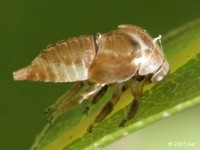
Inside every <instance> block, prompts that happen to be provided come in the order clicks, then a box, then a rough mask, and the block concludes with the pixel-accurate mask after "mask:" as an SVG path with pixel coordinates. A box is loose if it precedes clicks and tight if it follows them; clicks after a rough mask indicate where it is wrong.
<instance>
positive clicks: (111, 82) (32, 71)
mask: <svg viewBox="0 0 200 150" xmlns="http://www.w3.org/2000/svg"><path fill="white" fill-rule="evenodd" d="M158 40H160V37H159V38H155V39H153V38H152V37H151V36H150V35H149V34H148V33H147V32H146V31H145V30H143V29H142V28H140V27H137V26H133V25H119V26H118V29H117V30H114V31H111V32H108V33H104V34H99V33H98V34H95V35H89V36H80V37H74V38H70V39H67V40H63V41H60V42H58V43H56V44H53V45H50V46H48V47H47V48H46V49H45V50H43V51H42V52H41V53H40V54H39V56H37V57H36V58H35V59H34V60H33V62H32V63H31V65H29V66H27V67H25V68H22V69H20V70H18V71H16V72H14V73H13V76H14V79H15V80H33V81H44V82H76V84H75V85H74V86H73V87H72V88H71V89H70V90H69V91H68V92H67V93H66V94H64V96H63V97H62V98H61V99H59V100H58V101H57V102H56V103H55V104H53V105H51V106H50V107H48V108H47V109H46V110H45V114H46V115H47V116H48V120H49V121H50V122H51V120H52V119H53V118H54V116H55V115H56V113H58V112H63V111H65V110H68V109H69V108H71V107H73V106H75V105H77V104H80V103H81V102H82V101H83V100H86V99H92V100H91V104H90V105H89V106H88V107H86V109H85V111H84V112H85V113H87V112H88V111H89V109H90V107H91V106H92V105H94V104H96V103H97V102H98V101H99V100H100V99H101V97H102V96H103V95H104V94H105V92H106V91H107V88H108V86H113V96H112V98H111V100H110V101H108V102H107V103H106V104H105V105H104V106H103V107H102V110H101V111H100V113H99V114H98V115H97V116H96V118H95V120H94V122H93V123H91V124H90V125H89V127H88V131H89V132H91V131H92V128H93V127H94V125H96V124H97V123H99V122H101V121H102V120H103V119H104V118H105V117H106V116H108V115H109V114H110V113H111V112H112V110H113V108H114V106H115V104H116V103H117V102H118V100H119V98H120V95H121V94H122V92H123V89H127V88H129V87H130V88H131V92H132V94H133V96H134V99H133V101H132V104H131V106H130V110H129V112H128V114H127V116H126V117H125V118H124V119H122V120H121V122H120V124H119V125H120V126H124V124H125V123H126V122H127V121H128V120H130V119H131V118H133V117H134V115H135V114H136V111H137V108H138V105H139V101H140V98H141V95H142V89H143V86H144V85H145V84H149V83H152V82H153V83H158V82H160V81H162V80H163V79H165V78H166V76H167V74H168V73H169V64H168V61H167V60H166V58H165V56H164V53H163V51H162V48H161V45H160V44H159V43H158ZM84 84H90V85H91V88H90V89H89V90H87V91H84V92H83V93H80V95H78V96H75V95H77V92H80V89H81V88H82V87H83V85H84Z"/></svg>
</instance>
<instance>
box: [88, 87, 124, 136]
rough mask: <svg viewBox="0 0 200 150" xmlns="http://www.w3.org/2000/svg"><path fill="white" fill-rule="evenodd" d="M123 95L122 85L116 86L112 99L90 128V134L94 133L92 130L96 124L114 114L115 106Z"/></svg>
mask: <svg viewBox="0 0 200 150" xmlns="http://www.w3.org/2000/svg"><path fill="white" fill-rule="evenodd" d="M121 93H122V84H117V85H116V86H115V89H114V93H113V96H112V99H111V100H110V101H109V102H107V103H106V105H105V106H104V107H103V109H102V110H101V112H100V113H99V114H98V115H97V116H96V118H95V120H94V122H93V123H92V124H91V125H90V126H89V127H88V129H87V130H88V132H89V133H91V132H92V128H93V127H94V126H95V124H97V123H99V122H101V121H102V120H103V119H104V118H105V117H106V116H108V115H109V114H110V113H111V112H112V110H113V108H114V106H115V104H116V103H117V102H118V100H119V98H120V96H121Z"/></svg>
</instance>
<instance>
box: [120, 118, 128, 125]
mask: <svg viewBox="0 0 200 150" xmlns="http://www.w3.org/2000/svg"><path fill="white" fill-rule="evenodd" d="M126 122H127V119H123V120H122V121H121V122H120V124H119V127H124V125H125V123H126Z"/></svg>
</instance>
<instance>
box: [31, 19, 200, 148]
mask: <svg viewBox="0 0 200 150" xmlns="http://www.w3.org/2000/svg"><path fill="white" fill-rule="evenodd" d="M163 47H164V50H165V54H166V56H167V59H168V60H169V63H170V65H171V74H170V76H169V79H168V80H167V81H166V82H165V83H162V84H160V85H156V86H152V85H150V86H147V87H146V88H145V92H144V93H143V97H142V101H141V105H140V107H139V110H138V113H137V114H136V116H135V118H134V119H132V120H131V121H129V122H128V123H127V124H126V126H125V127H124V128H119V127H118V125H119V122H120V121H121V119H122V118H124V117H125V114H126V113H127V111H128V108H129V107H128V106H129V105H128V104H129V103H130V102H131V100H132V99H133V97H132V95H131V93H130V91H129V90H127V91H126V92H124V93H123V95H122V97H121V99H120V101H119V103H118V104H117V105H116V107H115V109H114V112H113V113H112V114H111V115H110V116H109V117H108V118H107V119H105V120H104V121H102V122H101V123H99V124H98V125H97V126H95V128H94V130H93V132H92V133H91V134H90V133H88V132H87V131H86V129H87V127H88V125H89V124H91V123H92V121H93V120H94V118H95V116H96V115H97V114H98V112H99V111H100V110H101V108H102V106H103V104H105V102H106V101H108V100H109V98H110V97H111V92H108V93H107V94H106V95H105V96H104V97H103V98H102V100H101V101H100V102H99V103H98V104H97V105H96V106H94V108H93V109H92V111H91V113H90V114H89V115H88V116H84V115H83V114H82V112H83V110H84V108H85V106H86V105H87V104H88V102H84V103H83V104H81V105H79V106H77V107H75V108H73V109H71V110H69V111H67V112H66V113H64V114H62V115H61V116H59V117H58V118H57V119H56V120H55V122H54V123H53V124H52V125H48V124H47V125H46V127H45V128H44V129H43V131H42V132H41V133H40V135H39V136H38V137H37V138H36V141H35V143H34V144H33V145H32V147H31V150H61V149H64V150H77V149H83V150H93V149H99V148H102V147H104V146H106V145H108V144H109V143H112V142H114V141H116V140H117V139H120V138H122V137H124V136H126V135H128V134H131V133H133V132H134V131H136V130H138V129H140V128H142V127H145V126H147V125H148V124H151V123H153V122H155V121H157V120H160V119H162V118H165V117H168V116H170V115H172V114H175V113H177V112H180V111H182V110H184V109H187V108H189V107H192V106H194V105H197V104H199V103H200V90H199V89H200V20H196V21H193V22H191V23H188V24H186V25H184V26H183V27H180V28H178V29H176V30H174V31H172V32H170V33H169V34H167V35H166V36H164V39H163ZM109 90H112V89H109Z"/></svg>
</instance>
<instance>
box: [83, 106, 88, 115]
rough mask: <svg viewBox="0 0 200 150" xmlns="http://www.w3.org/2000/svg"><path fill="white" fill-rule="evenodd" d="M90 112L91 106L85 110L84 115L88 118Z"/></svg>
mask: <svg viewBox="0 0 200 150" xmlns="http://www.w3.org/2000/svg"><path fill="white" fill-rule="evenodd" d="M89 110H90V107H89V106H87V107H85V110H84V111H83V114H84V115H86V116H87V115H88V112H89Z"/></svg>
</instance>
